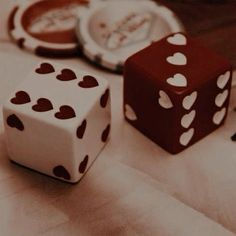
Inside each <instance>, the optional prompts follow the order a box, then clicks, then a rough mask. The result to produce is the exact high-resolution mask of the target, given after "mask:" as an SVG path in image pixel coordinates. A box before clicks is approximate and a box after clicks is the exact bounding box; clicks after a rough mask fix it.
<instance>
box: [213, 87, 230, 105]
mask: <svg viewBox="0 0 236 236" xmlns="http://www.w3.org/2000/svg"><path fill="white" fill-rule="evenodd" d="M228 95H229V91H228V90H227V89H226V90H225V91H224V92H223V93H219V94H218V95H217V96H216V99H215V104H216V106H218V107H222V106H223V104H224V103H225V101H226V99H227V97H228Z"/></svg>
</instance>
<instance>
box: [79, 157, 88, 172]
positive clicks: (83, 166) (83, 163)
mask: <svg viewBox="0 0 236 236" xmlns="http://www.w3.org/2000/svg"><path fill="white" fill-rule="evenodd" d="M88 160H89V156H88V155H87V156H85V158H84V160H83V161H81V163H80V165H79V173H80V174H83V173H84V172H85V171H86V168H87V165H88Z"/></svg>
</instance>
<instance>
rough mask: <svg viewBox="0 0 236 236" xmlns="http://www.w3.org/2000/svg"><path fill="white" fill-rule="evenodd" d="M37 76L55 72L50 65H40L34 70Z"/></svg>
mask: <svg viewBox="0 0 236 236" xmlns="http://www.w3.org/2000/svg"><path fill="white" fill-rule="evenodd" d="M35 72H36V73H38V74H50V73H53V72H55V69H54V67H53V66H52V65H51V64H50V63H42V64H41V65H40V67H39V68H37V69H36V70H35Z"/></svg>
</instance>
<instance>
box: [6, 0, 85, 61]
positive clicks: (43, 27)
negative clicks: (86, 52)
mask: <svg viewBox="0 0 236 236" xmlns="http://www.w3.org/2000/svg"><path fill="white" fill-rule="evenodd" d="M88 2H89V0H40V1H36V2H35V1H34V2H31V1H27V0H24V1H21V3H20V4H18V5H17V6H16V7H15V8H14V9H13V11H12V13H11V14H10V16H9V20H8V31H9V34H10V36H11V37H12V39H13V40H14V41H15V42H16V43H17V45H18V46H19V47H20V48H23V49H26V50H28V51H31V52H34V53H35V54H37V55H40V56H47V57H68V56H74V55H77V54H78V53H80V47H79V45H78V42H77V38H76V35H75V32H74V28H75V25H76V20H77V12H78V10H79V8H81V7H86V6H87V4H88Z"/></svg>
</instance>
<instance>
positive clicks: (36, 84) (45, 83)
mask: <svg viewBox="0 0 236 236" xmlns="http://www.w3.org/2000/svg"><path fill="white" fill-rule="evenodd" d="M45 65H47V66H45ZM49 66H51V68H50V67H49ZM48 67H49V69H50V70H49V69H48ZM88 77H89V78H90V80H89V79H88ZM107 88H108V83H107V81H106V80H104V79H101V78H95V76H91V75H88V74H87V73H83V72H82V73H81V72H80V71H78V70H75V69H73V68H68V67H63V66H61V65H59V64H55V63H54V64H53V65H52V63H40V65H38V66H36V68H34V69H33V70H32V73H31V74H30V75H29V77H28V78H27V79H26V80H25V81H24V82H23V83H22V84H21V85H20V86H19V87H18V88H17V89H16V91H15V92H14V93H13V94H12V95H11V96H10V98H9V99H8V101H7V102H6V103H5V106H6V107H8V108H9V109H14V110H15V111H16V112H20V113H25V114H29V115H30V116H31V117H32V118H34V119H40V120H42V121H45V122H47V123H50V124H52V125H55V126H61V127H63V128H66V129H71V130H73V129H74V127H75V126H76V125H77V123H78V119H79V120H81V121H82V120H83V119H84V118H85V116H86V114H88V113H89V112H90V110H91V108H92V107H93V105H94V103H96V102H97V100H98V99H100V96H101V94H102V93H103V92H104V90H105V89H107ZM19 92H20V93H25V94H27V95H28V96H29V99H30V101H31V102H29V103H24V104H16V103H15V102H14V101H15V100H17V99H18V100H19V98H18V97H19V95H18V94H19ZM17 95H18V96H17Z"/></svg>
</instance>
